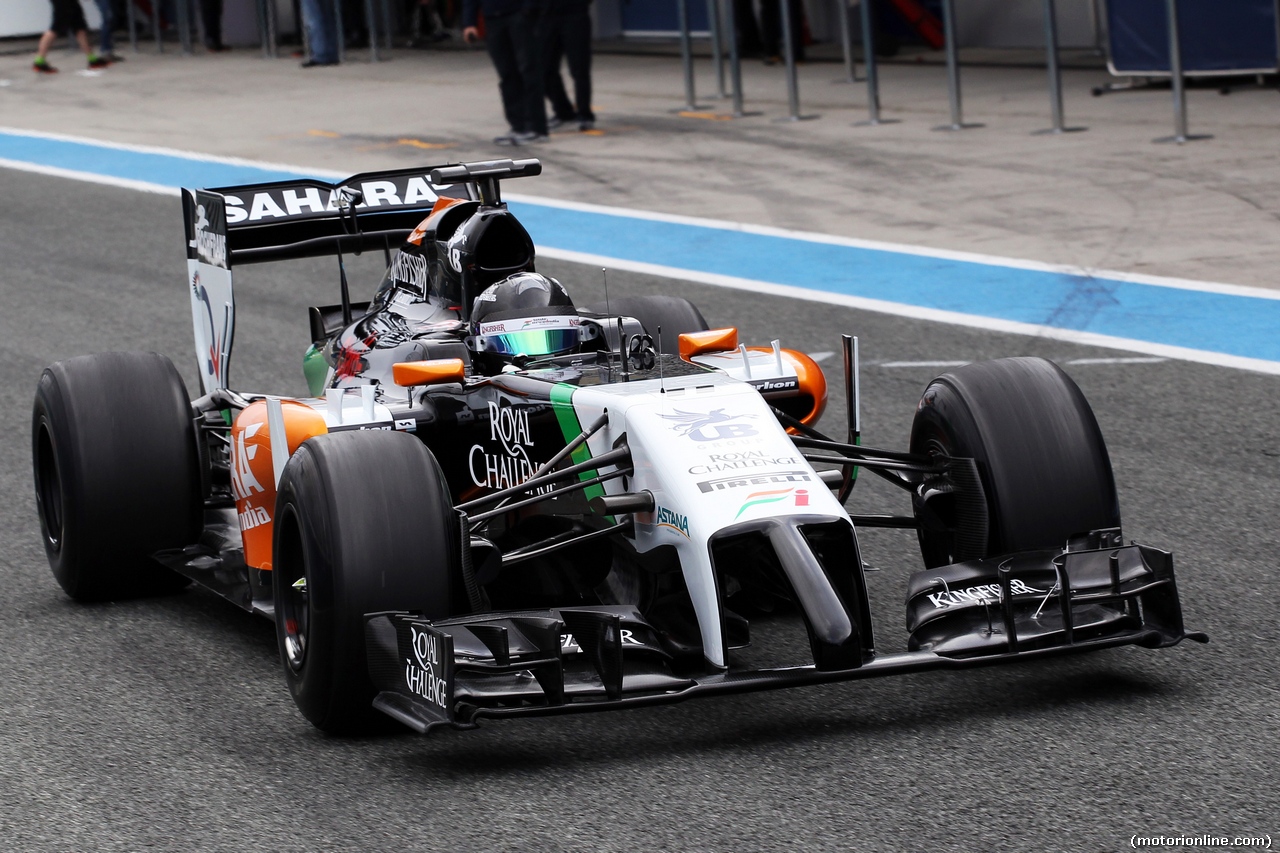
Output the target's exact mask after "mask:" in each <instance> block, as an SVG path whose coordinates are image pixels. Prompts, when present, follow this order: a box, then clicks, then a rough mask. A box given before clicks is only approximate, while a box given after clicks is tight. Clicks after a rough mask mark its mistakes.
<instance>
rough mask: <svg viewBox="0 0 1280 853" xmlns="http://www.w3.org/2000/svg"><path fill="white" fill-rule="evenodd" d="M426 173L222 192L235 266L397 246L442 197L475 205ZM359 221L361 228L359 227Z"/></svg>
mask: <svg viewBox="0 0 1280 853" xmlns="http://www.w3.org/2000/svg"><path fill="white" fill-rule="evenodd" d="M436 168H443V167H438V166H428V167H425V168H422V167H415V168H412V169H397V170H395V171H390V172H364V173H361V174H359V175H352V176H351V177H350V178H347V179H346V180H344V181H339V182H338V183H333V184H330V183H326V182H324V181H318V180H314V179H308V178H304V179H300V180H296V181H277V182H274V183H268V184H244V185H242V186H238V187H218V188H215V189H212V190H209V192H212V193H217V194H219V195H221V196H222V197H223V199H224V202H225V206H226V213H227V216H226V223H227V249H228V252H229V255H228V260H229V261H230V263H231V264H232V265H235V264H252V263H260V262H262V261H275V260H283V259H287V258H310V257H316V256H317V255H331V254H334V253H335V252H337V251H343V252H352V253H359V252H362V251H364V250H365V249H372V248H386V247H387V246H391V245H396V244H398V243H399V242H401V241H403V240H404V239H405V238H406V237H408V236H409V233H410V232H411V231H413V229H414V228H415V227H416V226H417V225H418V223H419V222H421V221H422V220H423V218H425V217H426V216H427V214H429V213H430V212H431V208H432V206H433V205H434V204H435V203H436V199H438V198H439V197H440V196H449V197H452V198H464V199H469V198H471V197H472V196H471V194H470V193H471V189H470V187H469V186H467V185H449V186H438V185H435V184H433V183H432V182H431V177H430V176H431V171H432V169H436ZM353 217H358V218H359V225H360V227H359V228H358V229H357V228H356V227H355V225H356V223H355V219H354V218H353Z"/></svg>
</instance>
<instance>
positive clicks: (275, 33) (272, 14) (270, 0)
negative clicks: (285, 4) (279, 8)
mask: <svg viewBox="0 0 1280 853" xmlns="http://www.w3.org/2000/svg"><path fill="white" fill-rule="evenodd" d="M266 2H267V45H268V47H269V48H270V51H269V52H268V54H267V55H268V56H269V57H271V58H272V59H275V58H276V57H277V56H279V50H278V49H277V48H278V47H279V42H280V19H279V17H278V15H277V12H276V0H266Z"/></svg>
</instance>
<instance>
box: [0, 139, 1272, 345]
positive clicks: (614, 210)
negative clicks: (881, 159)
mask: <svg viewBox="0 0 1280 853" xmlns="http://www.w3.org/2000/svg"><path fill="white" fill-rule="evenodd" d="M0 133H8V134H13V135H15V136H28V137H34V138H37V139H51V140H60V141H63V142H75V143H80V144H83V145H96V146H99V147H102V148H114V149H117V150H120V151H134V152H138V153H143V154H163V155H165V156H168V157H179V158H182V159H186V160H193V161H199V162H205V163H225V164H228V165H232V166H248V167H253V168H259V169H275V170H279V171H287V172H299V173H303V174H310V175H315V176H316V177H321V178H336V179H341V178H346V177H349V175H348V174H347V173H345V172H335V171H332V170H329V169H313V168H311V167H309V166H297V165H291V164H287V163H272V162H267V161H261V160H247V159H244V158H241V157H221V156H217V155H213V154H198V153H195V152H192V151H180V150H178V149H175V148H161V147H157V146H152V145H134V144H128V143H120V142H103V141H101V140H98V139H92V138H89V137H85V136H72V135H69V134H62V133H46V132H43V131H35V130H25V129H22V128H14V127H5V126H0ZM68 177H70V175H68ZM504 196H505V197H506V198H507V199H508V200H510V201H517V202H519V201H524V202H527V203H529V204H538V205H542V206H544V207H558V208H562V209H564V210H577V211H583V212H586V213H597V214H601V215H603V216H618V217H628V218H634V219H648V220H653V221H656V222H671V223H674V224H677V225H695V226H700V227H703V228H716V229H720V230H723V231H740V232H744V233H748V234H758V235H762V236H766V237H783V238H787V239H790V240H803V241H806V242H810V243H826V244H830V245H836V246H849V247H852V248H858V249H875V250H879V251H885V252H896V253H898V254H903V255H918V256H921V257H927V258H940V259H944V260H953V261H966V262H970V263H977V264H986V265H988V266H997V267H1010V268H1013V269H1024V270H1035V271H1039V272H1052V273H1061V274H1064V275H1073V276H1092V277H1096V278H1106V279H1113V280H1115V281H1126V282H1132V283H1135V284H1149V285H1154V286H1156V287H1170V288H1174V289H1178V290H1198V291H1202V292H1205V293H1223V294H1228V295H1232V296H1249V297H1253V298H1255V299H1276V300H1280V290H1271V289H1269V288H1262V287H1245V286H1243V285H1237V284H1223V283H1220V282H1211V281H1194V280H1191V279H1184V278H1171V277H1166V276H1155V275H1145V274H1142V273H1126V272H1118V271H1115V270H1104V269H1094V268H1092V267H1081V266H1073V265H1067V264H1047V263H1043V262H1040V261H1028V260H1023V259H1019V258H1004V257H1000V256H998V255H984V254H979V253H976V252H958V251H952V250H949V249H934V248H929V247H925V246H912V245H908V244H905V243H889V242H885V241H880V240H862V239H858V238H856V237H837V236H834V235H830V234H816V233H813V232H810V231H793V230H790V229H786V228H774V227H771V226H767V225H751V224H747V223H743V222H731V221H728V220H724V219H704V218H701V217H695V216H680V215H677V214H670V213H657V212H654V211H651V210H636V209H634V208H627V207H607V206H605V205H598V204H587V203H584V202H576V201H565V200H562V199H553V198H543V197H541V196H532V195H523V194H518V193H504ZM1254 360H1256V359H1254Z"/></svg>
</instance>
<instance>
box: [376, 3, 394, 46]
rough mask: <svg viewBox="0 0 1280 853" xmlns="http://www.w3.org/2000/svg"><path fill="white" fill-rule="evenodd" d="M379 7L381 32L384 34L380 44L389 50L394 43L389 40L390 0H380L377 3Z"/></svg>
mask: <svg viewBox="0 0 1280 853" xmlns="http://www.w3.org/2000/svg"><path fill="white" fill-rule="evenodd" d="M379 7H380V8H379V11H380V12H382V32H383V33H384V35H385V39H384V41H383V43H382V46H383V47H385V48H386V49H387V50H391V48H392V47H394V45H393V44H392V40H391V3H390V0H381V2H380V4H379Z"/></svg>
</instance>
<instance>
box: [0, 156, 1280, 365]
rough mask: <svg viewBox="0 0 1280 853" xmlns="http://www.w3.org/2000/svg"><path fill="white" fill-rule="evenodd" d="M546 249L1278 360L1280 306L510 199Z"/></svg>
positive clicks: (123, 159)
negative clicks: (550, 247)
mask: <svg viewBox="0 0 1280 853" xmlns="http://www.w3.org/2000/svg"><path fill="white" fill-rule="evenodd" d="M0 159H6V160H14V161H22V162H27V163H33V164H38V165H41V166H51V167H56V168H61V169H68V170H73V171H78V172H91V173H94V174H97V175H105V176H109V177H112V178H121V179H125V180H133V181H144V182H148V183H153V184H160V185H165V186H172V187H181V186H187V187H201V186H230V185H234V184H246V183H260V182H264V181H279V180H290V179H296V178H300V177H313V176H314V175H313V174H309V173H307V172H305V171H303V170H298V171H293V170H288V169H281V168H271V167H265V166H255V165H253V164H238V163H225V162H219V161H216V160H209V159H201V158H199V157H194V156H193V157H183V156H181V155H179V154H170V153H159V152H141V151H134V150H128V149H122V148H113V147H106V146H102V145H95V144H91V143H86V142H76V141H70V140H62V139H49V138H43V137H31V136H23V135H19V134H8V133H3V132H0ZM511 208H512V210H513V211H514V212H516V214H517V215H518V216H519V217H520V219H521V221H522V222H524V224H525V226H526V227H527V228H528V230H529V232H530V233H531V234H533V235H534V237H535V239H536V240H537V241H538V242H539V243H540V244H545V245H554V246H555V247H556V248H558V249H563V250H568V251H573V252H581V253H585V254H592V255H600V256H606V257H610V258H617V259H620V260H625V261H635V262H641V263H650V264H658V265H661V266H667V267H673V268H678V269H684V270H692V271H696V272H702V273H712V274H718V275H725V276H732V277H738V278H743V279H750V280H756V281H768V282H773V283H776V284H783V285H790V286H795V287H803V288H808V289H811V290H817V291H822V292H826V293H833V294H842V295H847V296H857V297H864V298H869V299H878V300H884V301H888V302H894V303H899V304H904V305H910V306H916V307H920V308H928V309H937V310H943V311H953V312H958V313H962V314H969V315H978V316H983V317H989V318H995V319H998V320H1006V321H1013V322H1018V323H1027V324H1033V325H1038V326H1049V327H1052V328H1056V329H1064V330H1072V331H1078V332H1090V333H1096V334H1101V335H1109V336H1113V337H1116V338H1127V339H1131V340H1136V341H1145V342H1149V343H1153V344H1161V345H1171V346H1178V347H1186V348H1189V349H1195V350H1208V351H1212V352H1218V353H1224V354H1228V355H1234V356H1242V357H1245V358H1255V359H1265V360H1269V361H1280V334H1277V332H1280V300H1277V299H1265V298H1257V297H1251V296H1244V295H1236V294H1224V293H1216V292H1210V291H1200V290H1184V289H1179V288H1170V287H1161V286H1158V285H1151V284H1142V283H1135V282H1128V281H1121V280H1116V279H1108V278H1098V277H1090V276H1083V275H1073V274H1070V273H1064V272H1053V271H1045V270H1029V269H1020V268H1014V267H1006V266H998V265H993V264H984V263H981V262H975V261H964V260H956V259H951V258H938V257H929V256H923V255H913V254H904V253H900V252H894V251H891V250H887V249H873V248H860V247H853V246H847V245H834V244H828V243H817V242H811V241H808V240H803V239H796V238H790V237H782V236H770V235H762V234H755V233H749V232H742V231H732V230H726V229H722V228H714V227H708V226H701V225H696V224H687V223H674V222H664V221H655V220H651V219H641V218H636V217H631V216H625V215H611V214H603V213H598V212H589V211H581V210H572V209H565V208H561V207H553V206H544V205H539V204H536V203H532V202H529V201H520V202H512V203H511Z"/></svg>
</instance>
